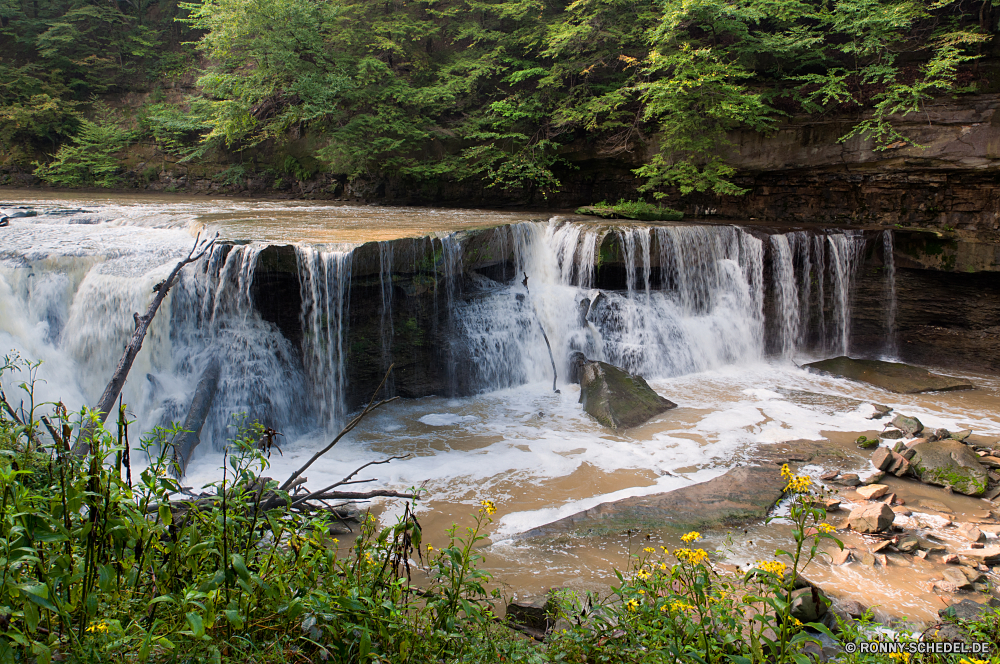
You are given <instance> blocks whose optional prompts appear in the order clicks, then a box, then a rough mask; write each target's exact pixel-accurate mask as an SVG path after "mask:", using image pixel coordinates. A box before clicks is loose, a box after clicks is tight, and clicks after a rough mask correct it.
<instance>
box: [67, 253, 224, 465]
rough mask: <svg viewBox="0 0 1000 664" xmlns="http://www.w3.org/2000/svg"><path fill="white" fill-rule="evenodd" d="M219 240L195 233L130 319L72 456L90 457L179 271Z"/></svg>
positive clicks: (74, 446)
mask: <svg viewBox="0 0 1000 664" xmlns="http://www.w3.org/2000/svg"><path fill="white" fill-rule="evenodd" d="M218 237H219V235H218V233H216V235H215V237H214V238H212V239H211V240H209V241H208V242H202V240H201V233H198V236H197V237H196V238H195V240H194V246H193V247H192V248H191V251H190V252H188V255H187V257H185V258H184V259H182V260H181V261H180V262H179V263H177V265H175V266H174V269H173V270H172V271H171V272H170V275H169V276H168V277H167V278H166V279H165V280H164V281H163V282H162V283H160V284H157V287H156V288H155V289H154V290H155V291H156V295H155V296H154V297H153V301H152V302H150V303H149V308H148V309H146V313H145V315H142V316H140V315H139V314H138V313H135V314H133V318H134V319H135V332H133V333H132V339H131V340H129V342H128V345H127V346H126V347H125V352H124V353H123V354H122V358H121V359H120V360H119V361H118V366H117V367H116V368H115V372H114V373H113V374H112V375H111V380H110V381H109V382H108V386H107V387H105V388H104V394H102V395H101V398H100V399H99V400H98V402H97V405H96V406H94V409H93V412H94V414H95V415H96V421H95V420H94V419H91V420H90V421H89V422H86V423H83V424H81V426H80V435H79V436H77V438H76V443H74V444H73V453H74V454H76V455H77V456H87V454H89V453H90V439H91V437H92V436H93V434H94V428H95V427H96V426H97V424H98V423H101V424H103V423H104V420H106V419H107V417H108V413H110V412H111V409H112V408H113V407H114V405H115V400H116V399H117V398H118V395H119V394H121V391H122V387H124V386H125V379H126V378H127V377H128V372H129V370H131V369H132V363H133V362H135V358H136V356H137V355H138V354H139V350H140V349H142V341H143V339H145V337H146V331H147V330H148V329H149V325H150V323H152V322H153V316H155V315H156V311H157V310H158V309H159V308H160V304H162V303H163V300H164V298H166V297H167V292H168V291H169V290H170V287H171V286H173V285H174V282H175V281H176V280H177V276H178V275H179V274H180V272H181V269H182V268H183V267H184V266H185V265H187V264H189V263H193V262H195V261H197V260H199V259H200V258H201V257H202V256H204V255H205V253H206V252H208V251H209V250H210V249H211V248H212V246H214V245H215V241H216V240H217V239H218Z"/></svg>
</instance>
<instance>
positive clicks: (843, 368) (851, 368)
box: [803, 355, 973, 394]
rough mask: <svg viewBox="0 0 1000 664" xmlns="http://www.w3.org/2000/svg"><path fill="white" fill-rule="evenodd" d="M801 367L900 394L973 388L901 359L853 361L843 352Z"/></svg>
mask: <svg viewBox="0 0 1000 664" xmlns="http://www.w3.org/2000/svg"><path fill="white" fill-rule="evenodd" d="M803 366H804V367H805V368H806V369H809V370H810V371H815V372H818V373H826V374H832V375H834V376H841V377H843V378H850V379H851V380H856V381H859V382H862V383H868V384H869V385H874V386H876V387H881V388H882V389H884V390H889V391H890V392H899V393H902V394H916V393H918V392H943V391H947V390H971V389H973V386H972V384H971V383H968V382H966V381H964V380H961V379H958V378H950V377H948V376H941V375H939V374H933V373H931V372H929V371H927V370H926V369H921V368H920V367H914V366H911V365H909V364H902V363H900V362H883V361H882V360H856V359H854V358H850V357H847V356H846V355H842V356H840V357H834V358H831V359H829V360H820V361H819V362H810V363H809V364H806V365H803Z"/></svg>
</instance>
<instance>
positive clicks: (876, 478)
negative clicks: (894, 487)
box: [861, 470, 885, 486]
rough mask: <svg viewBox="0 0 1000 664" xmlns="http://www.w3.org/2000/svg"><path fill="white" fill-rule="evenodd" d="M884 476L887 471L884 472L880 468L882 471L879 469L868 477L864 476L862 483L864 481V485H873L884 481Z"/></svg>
mask: <svg viewBox="0 0 1000 664" xmlns="http://www.w3.org/2000/svg"><path fill="white" fill-rule="evenodd" d="M883 477H885V473H883V472H882V471H881V470H880V471H878V472H876V473H872V474H871V475H869V476H868V477H866V478H864V479H863V480H861V483H862V484H863V485H865V486H870V485H872V484H878V483H879V482H881V481H882V478H883Z"/></svg>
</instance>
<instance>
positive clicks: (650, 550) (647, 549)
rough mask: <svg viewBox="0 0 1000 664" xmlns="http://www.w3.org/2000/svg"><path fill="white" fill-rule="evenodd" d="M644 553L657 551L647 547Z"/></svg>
mask: <svg viewBox="0 0 1000 664" xmlns="http://www.w3.org/2000/svg"><path fill="white" fill-rule="evenodd" d="M643 551H645V552H646V553H653V552H654V551H656V549H654V548H653V547H651V546H647V547H646V548H645V549H643Z"/></svg>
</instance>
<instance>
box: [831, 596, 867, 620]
mask: <svg viewBox="0 0 1000 664" xmlns="http://www.w3.org/2000/svg"><path fill="white" fill-rule="evenodd" d="M834 611H836V612H837V613H838V614H840V615H841V616H842V617H845V618H860V617H862V616H864V615H865V613H867V612H868V607H866V606H865V605H864V604H862V603H861V602H856V601H854V600H852V599H849V600H846V601H843V602H838V603H837V605H836V607H835V608H834Z"/></svg>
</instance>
